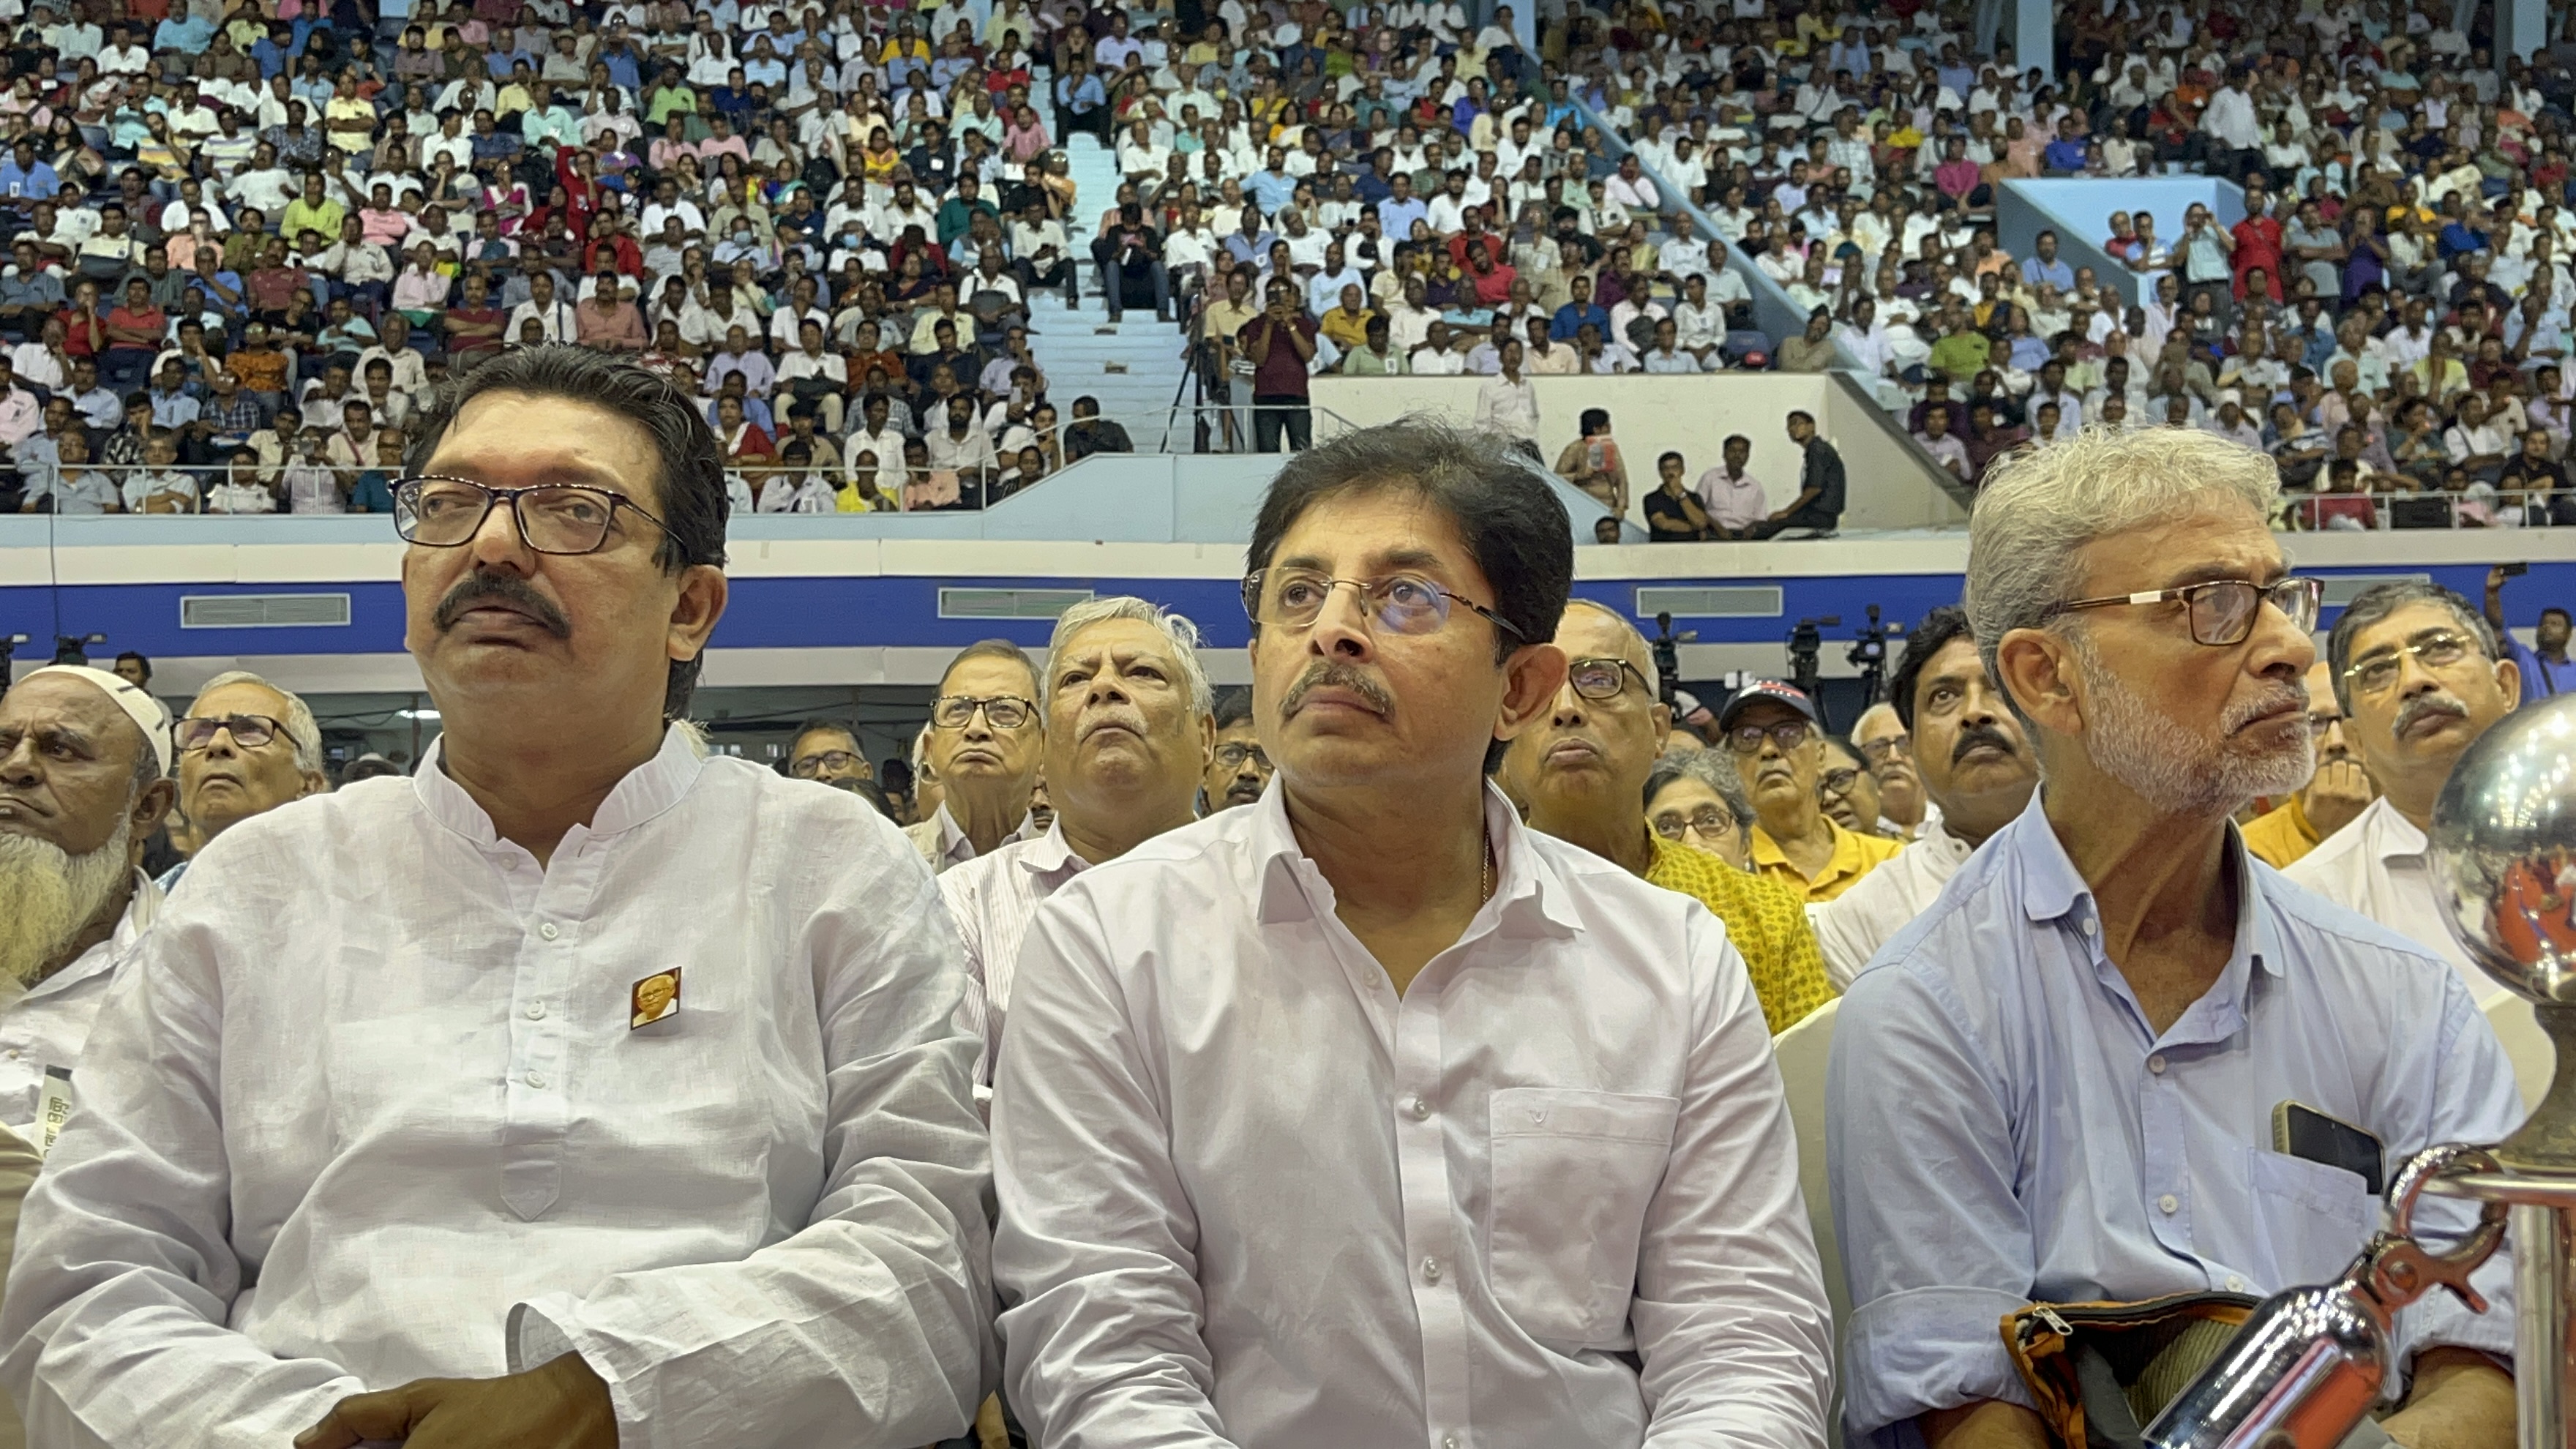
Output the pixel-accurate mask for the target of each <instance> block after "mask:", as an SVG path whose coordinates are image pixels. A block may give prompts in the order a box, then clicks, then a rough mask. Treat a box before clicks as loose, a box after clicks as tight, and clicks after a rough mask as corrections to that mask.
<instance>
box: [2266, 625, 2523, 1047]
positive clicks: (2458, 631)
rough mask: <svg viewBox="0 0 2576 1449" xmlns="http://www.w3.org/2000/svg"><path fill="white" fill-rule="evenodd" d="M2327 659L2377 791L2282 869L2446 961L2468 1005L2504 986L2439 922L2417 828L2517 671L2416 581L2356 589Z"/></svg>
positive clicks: (2496, 711)
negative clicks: (2469, 1000)
mask: <svg viewBox="0 0 2576 1449" xmlns="http://www.w3.org/2000/svg"><path fill="white" fill-rule="evenodd" d="M2326 663H2327V670H2328V673H2329V675H2330V676H2331V678H2332V681H2333V684H2334V692H2335V703H2336V704H2337V705H2339V706H2341V707H2342V709H2343V715H2344V732H2345V733H2346V734H2347V735H2349V736H2350V737H2351V739H2352V742H2353V745H2354V748H2356V749H2358V750H2359V751H2360V752H2361V763H2362V767H2363V768H2364V769H2366V770H2368V771H2369V772H2370V778H2371V779H2372V780H2374V781H2376V782H2377V783H2378V785H2379V798H2378V799H2376V800H2373V801H2371V802H2370V804H2369V805H2368V806H2367V807H2365V808H2364V809H2363V810H2362V812H2361V813H2360V814H2359V815H2357V816H2355V817H2354V818H2353V820H2352V822H2351V823H2350V824H2347V825H2346V826H2344V827H2343V828H2342V829H2341V830H2338V831H2336V832H2335V833H2334V834H2332V835H2330V836H2327V837H2326V838H2325V839H2324V840H2322V841H2320V842H2318V843H2317V848H2316V849H2314V850H2312V851H2309V852H2308V853H2307V854H2306V855H2304V856H2302V857H2300V858H2299V859H2298V860H2297V861H2295V862H2293V863H2292V864H2291V865H2290V867H2289V868H2288V869H2287V870H2284V871H2283V872H2282V874H2283V875H2286V876H2288V877H2289V878H2290V879H2292V880H2294V881H2297V882H2298V883H2299V884H2301V885H2303V886H2306V887H2307V888H2308V889H2310V890H2312V891H2315V892H2316V893H2317V894H2318V895H2321V896H2324V897H2325V898H2326V899H2327V900H2330V901H2332V902H2334V903H2335V904H2336V905H2339V906H2343V907H2346V908H2347V909H2350V910H2353V911H2357V912H2359V913H2361V914H2362V915H2365V916H2368V917H2370V918H2371V919H2372V920H2374V921H2377V922H2378V923H2379V924H2381V925H2383V926H2386V927H2387V928H2389V929H2390V930H2392V931H2395V932H2396V933H2398V934H2399V935H2401V936H2404V937H2406V938H2407V939H2408V940H2411V941H2413V942H2415V943H2416V944H2417V945H2419V946H2422V947H2423V948H2424V949H2426V950H2428V951H2431V952H2433V953H2434V954H2435V955H2437V956H2440V957H2442V958H2443V959H2444V960H2446V961H2448V962H2450V963H2451V965H2452V967H2453V969H2455V970H2457V971H2458V972H2459V973H2460V980H2461V982H2462V983H2463V984H2464V985H2466V986H2467V987H2468V989H2469V995H2471V996H2472V997H2475V998H2476V999H2477V1001H2478V1004H2479V1005H2481V1006H2485V1005H2488V1004H2490V1003H2492V1002H2494V1001H2497V1000H2499V999H2501V998H2503V997H2505V996H2508V995H2510V994H2511V993H2510V992H2508V991H2507V990H2506V989H2505V988H2504V986H2503V985H2502V983H2500V982H2498V981H2496V980H2495V979H2494V978H2493V977H2490V976H2488V975H2487V974H2486V973H2485V972H2484V971H2481V970H2479V969H2478V968H2477V965H2476V964H2475V963H2474V962H2472V961H2470V960H2469V953H2468V952H2467V951H2465V950H2463V949H2462V948H2461V946H2460V943H2459V938H2457V937H2455V936H2453V935H2452V934H2451V929H2450V927H2449V926H2447V925H2445V924H2443V919H2442V918H2443V905H2442V901H2441V899H2440V894H2439V892H2438V891H2437V889H2436V888H2435V886H2434V882H2433V861H2432V854H2431V846H2430V845H2429V844H2428V843H2427V841H2426V840H2425V838H2424V832H2425V831H2426V830H2427V829H2428V828H2429V827H2430V826H2431V824H2432V820H2433V800H2434V797H2435V796H2437V795H2440V794H2441V793H2442V782H2443V781H2445V780H2447V779H2449V778H2450V777H2451V765H2452V763H2453V762H2454V761H2456V760H2458V759H2459V758H2460V752H2461V751H2463V750H2466V749H2467V748H2468V747H2469V746H2470V745H2472V744H2474V743H2476V742H2477V738H2478V736H2480V735H2483V734H2485V733H2486V732H2487V727H2488V726H2489V725H2492V724H2494V723H2495V722H2496V721H2497V720H2500V719H2502V718H2504V717H2505V716H2506V715H2507V714H2509V713H2511V712H2512V710H2513V708H2514V706H2515V705H2516V704H2517V703H2519V702H2520V701H2521V698H2522V675H2521V673H2520V671H2519V670H2518V669H2517V668H2516V667H2515V665H2514V661H2513V660H2511V659H2509V658H2507V657H2506V656H2505V653H2504V650H2503V648H2502V646H2501V645H2500V643H2499V642H2498V640H2497V638H2496V634H2495V630H2494V629H2493V628H2492V627H2491V626H2490V625H2489V624H2488V623H2487V621H2486V620H2485V619H2484V618H2483V617H2481V616H2480V614H2479V613H2478V610H2477V609H2476V608H2475V607H2473V606H2472V605H2471V604H2470V603H2469V601H2468V600H2467V599H2465V598H2463V597H2461V596H2460V595H2458V594H2456V593H2453V592H2452V591H2451V590H2449V589H2446V588H2444V587H2442V586H2441V585H2440V584H2437V583H2432V582H2430V581H2418V580H2408V581H2405V582H2402V583H2393V584H2380V585H2378V586H2377V587H2375V588H2368V589H2364V590H2362V591H2361V593H2360V594H2358V595H2356V596H2355V597H2354V599H2353V601H2352V602H2351V603H2350V604H2347V605H2345V606H2344V611H2343V617H2342V618H2340V619H2337V620H2336V621H2335V626H2334V632H2333V633H2332V634H2329V635H2328V636H2326Z"/></svg>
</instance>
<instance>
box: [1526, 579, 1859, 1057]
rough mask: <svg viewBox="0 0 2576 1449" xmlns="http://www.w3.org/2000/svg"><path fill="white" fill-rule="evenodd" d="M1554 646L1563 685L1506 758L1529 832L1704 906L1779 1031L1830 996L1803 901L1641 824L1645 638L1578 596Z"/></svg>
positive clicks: (1651, 767)
mask: <svg viewBox="0 0 2576 1449" xmlns="http://www.w3.org/2000/svg"><path fill="white" fill-rule="evenodd" d="M1556 647H1558V648H1559V649H1562V650H1564V651H1565V655H1566V659H1567V661H1568V663H1567V667H1566V682H1565V684H1564V685H1563V686H1562V687H1560V688H1559V689H1558V690H1557V692H1556V700H1555V703H1554V706H1553V708H1551V709H1550V710H1549V711H1548V714H1547V716H1546V717H1545V718H1544V719H1542V720H1541V721H1539V722H1538V723H1537V724H1536V725H1535V726H1533V727H1532V728H1530V729H1528V730H1525V731H1523V732H1522V734H1521V736H1520V738H1518V739H1516V740H1513V741H1512V745H1511V751H1510V755H1509V757H1508V759H1507V760H1506V762H1505V765H1506V768H1508V769H1510V770H1512V771H1513V772H1514V773H1515V775H1516V776H1517V777H1518V779H1519V781H1520V782H1521V787H1522V789H1523V790H1524V792H1525V793H1526V795H1527V796H1528V800H1529V815H1528V820H1529V827H1530V829H1532V830H1535V831H1538V832H1540V833H1541V834H1544V835H1553V836H1555V837H1556V838H1557V839H1559V840H1562V841H1564V842H1566V843H1567V844H1569V845H1579V846H1582V847H1583V848H1584V849H1586V850H1589V851H1591V852H1592V853H1593V854H1595V855H1597V856H1600V857H1601V858H1602V859H1604V860H1607V861H1610V862H1612V863H1614V864H1616V865H1618V866H1620V867H1621V868H1622V869H1624V870H1626V871H1627V872H1628V873H1629V874H1631V875H1634V876H1636V877H1638V878H1640V879H1642V880H1644V881H1646V882H1647V883H1648V884H1650V885H1659V886H1662V887H1663V888H1664V889H1666V890H1668V891H1678V892H1680V893H1681V894H1683V895H1686V896H1689V897H1691V898H1692V899H1694V900H1696V901H1698V902H1699V903H1700V904H1701V905H1704V906H1706V907H1708V909H1709V913H1710V914H1711V915H1714V916H1716V917H1717V918H1718V920H1720V921H1721V922H1724V923H1725V926H1726V939H1727V940H1728V942H1730V943H1731V944H1732V945H1733V946H1734V947H1735V949H1736V950H1737V952H1738V953H1740V954H1741V955H1742V956H1743V957H1744V968H1745V970H1746V972H1747V973H1748V974H1750V975H1751V976H1752V978H1753V994H1754V995H1755V996H1756V997H1758V998H1760V1000H1761V1002H1762V1016H1763V1019H1764V1021H1766V1022H1767V1023H1769V1025H1770V1028H1771V1032H1772V1034H1773V1035H1774V1036H1776V1035H1778V1034H1779V1033H1781V1032H1784V1031H1787V1030H1788V1029H1789V1028H1790V1027H1792V1026H1795V1025H1797V1023H1798V1022H1799V1021H1800V1020H1801V1019H1803V1018H1804V1017H1805V1016H1806V1015H1807V1013H1809V1012H1811V1011H1814V1010H1815V1009H1816V1008H1817V1007H1820V1006H1822V1005H1824V1004H1825V1003H1826V1002H1828V1001H1831V1000H1833V997H1834V993H1833V989H1832V988H1831V987H1830V986H1828V985H1826V983H1825V970H1824V962H1823V960H1822V959H1821V958H1820V957H1818V956H1817V954H1816V938H1815V933H1814V932H1812V931H1810V930H1809V929H1808V928H1807V920H1806V912H1805V910H1804V907H1803V898H1802V897H1800V896H1799V895H1798V894H1797V893H1796V892H1794V891H1792V890H1790V889H1789V888H1788V887H1786V886H1784V885H1781V884H1780V883H1779V882H1777V881H1773V880H1767V879H1764V878H1763V877H1761V876H1758V875H1753V874H1751V873H1749V872H1746V871H1741V870H1737V869H1736V868H1735V867H1733V866H1731V865H1729V864H1727V863H1726V862H1725V861H1723V860H1720V859H1718V858H1717V857H1716V856H1713V855H1710V854H1708V853H1707V852H1705V851H1699V850H1693V849H1691V848H1690V847H1689V846H1687V845H1683V844H1679V843H1677V842H1675V841H1670V840H1666V839H1665V838H1664V837H1662V836H1661V835H1658V834H1656V833H1655V832H1654V831H1653V830H1652V829H1650V828H1648V826H1647V824H1646V782H1647V780H1648V779H1649V778H1650V777H1651V776H1652V775H1653V774H1654V771H1655V762H1656V759H1657V756H1658V753H1659V747H1660V746H1661V745H1662V743H1663V740H1664V736H1665V735H1666V734H1667V733H1669V731H1670V729H1671V725H1672V706H1670V705H1667V704H1665V703H1664V702H1663V701H1661V700H1659V699H1657V698H1656V697H1655V687H1654V682H1653V681H1654V677H1655V676H1654V674H1653V670H1654V667H1655V666H1654V656H1653V655H1652V654H1651V653H1649V652H1648V650H1647V648H1646V636H1645V635H1643V634H1641V633H1639V632H1637V626H1636V625H1634V624H1631V623H1629V622H1628V621H1627V620H1626V619H1623V618H1621V617H1620V616H1619V615H1618V614H1617V613H1616V612H1614V611H1612V610H1611V609H1609V608H1607V607H1606V606H1604V605H1601V604H1596V603H1594V602H1592V601H1591V600H1590V599H1574V600H1570V601H1569V602H1568V603H1567V605H1566V610H1565V619H1564V621H1563V622H1562V623H1560V624H1558V625H1557V626H1556Z"/></svg>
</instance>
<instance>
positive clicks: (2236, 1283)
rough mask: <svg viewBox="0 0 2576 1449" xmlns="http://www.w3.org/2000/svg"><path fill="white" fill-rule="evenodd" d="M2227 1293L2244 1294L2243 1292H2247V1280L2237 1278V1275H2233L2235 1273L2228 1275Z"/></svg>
mask: <svg viewBox="0 0 2576 1449" xmlns="http://www.w3.org/2000/svg"><path fill="white" fill-rule="evenodd" d="M2227 1291H2228V1292H2230V1293H2242V1292H2244V1291H2245V1280H2244V1279H2242V1278H2239V1277H2237V1276H2236V1275H2235V1274H2233V1273H2230V1274H2228V1275H2227Z"/></svg>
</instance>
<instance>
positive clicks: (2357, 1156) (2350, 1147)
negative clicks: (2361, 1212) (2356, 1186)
mask: <svg viewBox="0 0 2576 1449" xmlns="http://www.w3.org/2000/svg"><path fill="white" fill-rule="evenodd" d="M2272 1150H2273V1151H2275V1152H2278V1153H2280V1154H2282V1155H2283V1156H2285V1157H2297V1158H2302V1159H2304V1160H2306V1161H2309V1162H2322V1163H2324V1164H2325V1165H2326V1166H2328V1167H2340V1168H2342V1169H2344V1170H2345V1171H2346V1172H2350V1173H2353V1174H2355V1175H2356V1176H2358V1177H2360V1179H2361V1180H2362V1181H2363V1182H2364V1183H2365V1184H2367V1185H2368V1186H2369V1188H2370V1195H2371V1196H2372V1197H2378V1196H2380V1195H2381V1194H2382V1193H2383V1192H2384V1191H2385V1190H2386V1188H2387V1185H2388V1184H2387V1153H2386V1150H2385V1149H2383V1148H2382V1147H2381V1146H2380V1143H2379V1139H2378V1138H2376V1137H2373V1136H2372V1135H2370V1134H2369V1133H2367V1132H2365V1131H2363V1130H2361V1129H2360V1128H2358V1127H2355V1126H2354V1125H2352V1124H2351V1123H2349V1122H2346V1121H2344V1120H2342V1119H2341V1118H2337V1117H2329V1116H2327V1115H2326V1114H2325V1113H2323V1112H2320V1111H2318V1110H2317V1109H2316V1108H2314V1107H2311V1106H2308V1105H2307V1104H2306V1103H2304V1102H2290V1101H2284V1102H2282V1103H2280V1104H2279V1105H2277V1106H2275V1107H2273V1109H2272Z"/></svg>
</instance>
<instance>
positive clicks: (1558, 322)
mask: <svg viewBox="0 0 2576 1449" xmlns="http://www.w3.org/2000/svg"><path fill="white" fill-rule="evenodd" d="M1586 322H1589V323H1591V324H1592V325H1593V326H1595V327H1597V328H1599V329H1601V337H1602V340H1603V341H1605V342H1606V341H1608V340H1610V310H1609V309H1608V308H1606V307H1603V306H1602V305H1600V304H1599V303H1597V302H1593V303H1582V302H1568V303H1566V304H1565V305H1564V306H1562V307H1559V308H1557V309H1556V318H1555V320H1554V321H1551V322H1549V323H1548V324H1547V340H1548V341H1550V342H1572V341H1573V340H1574V334H1575V333H1576V332H1577V331H1579V330H1580V329H1581V328H1582V326H1583V324H1584V323H1586Z"/></svg>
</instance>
